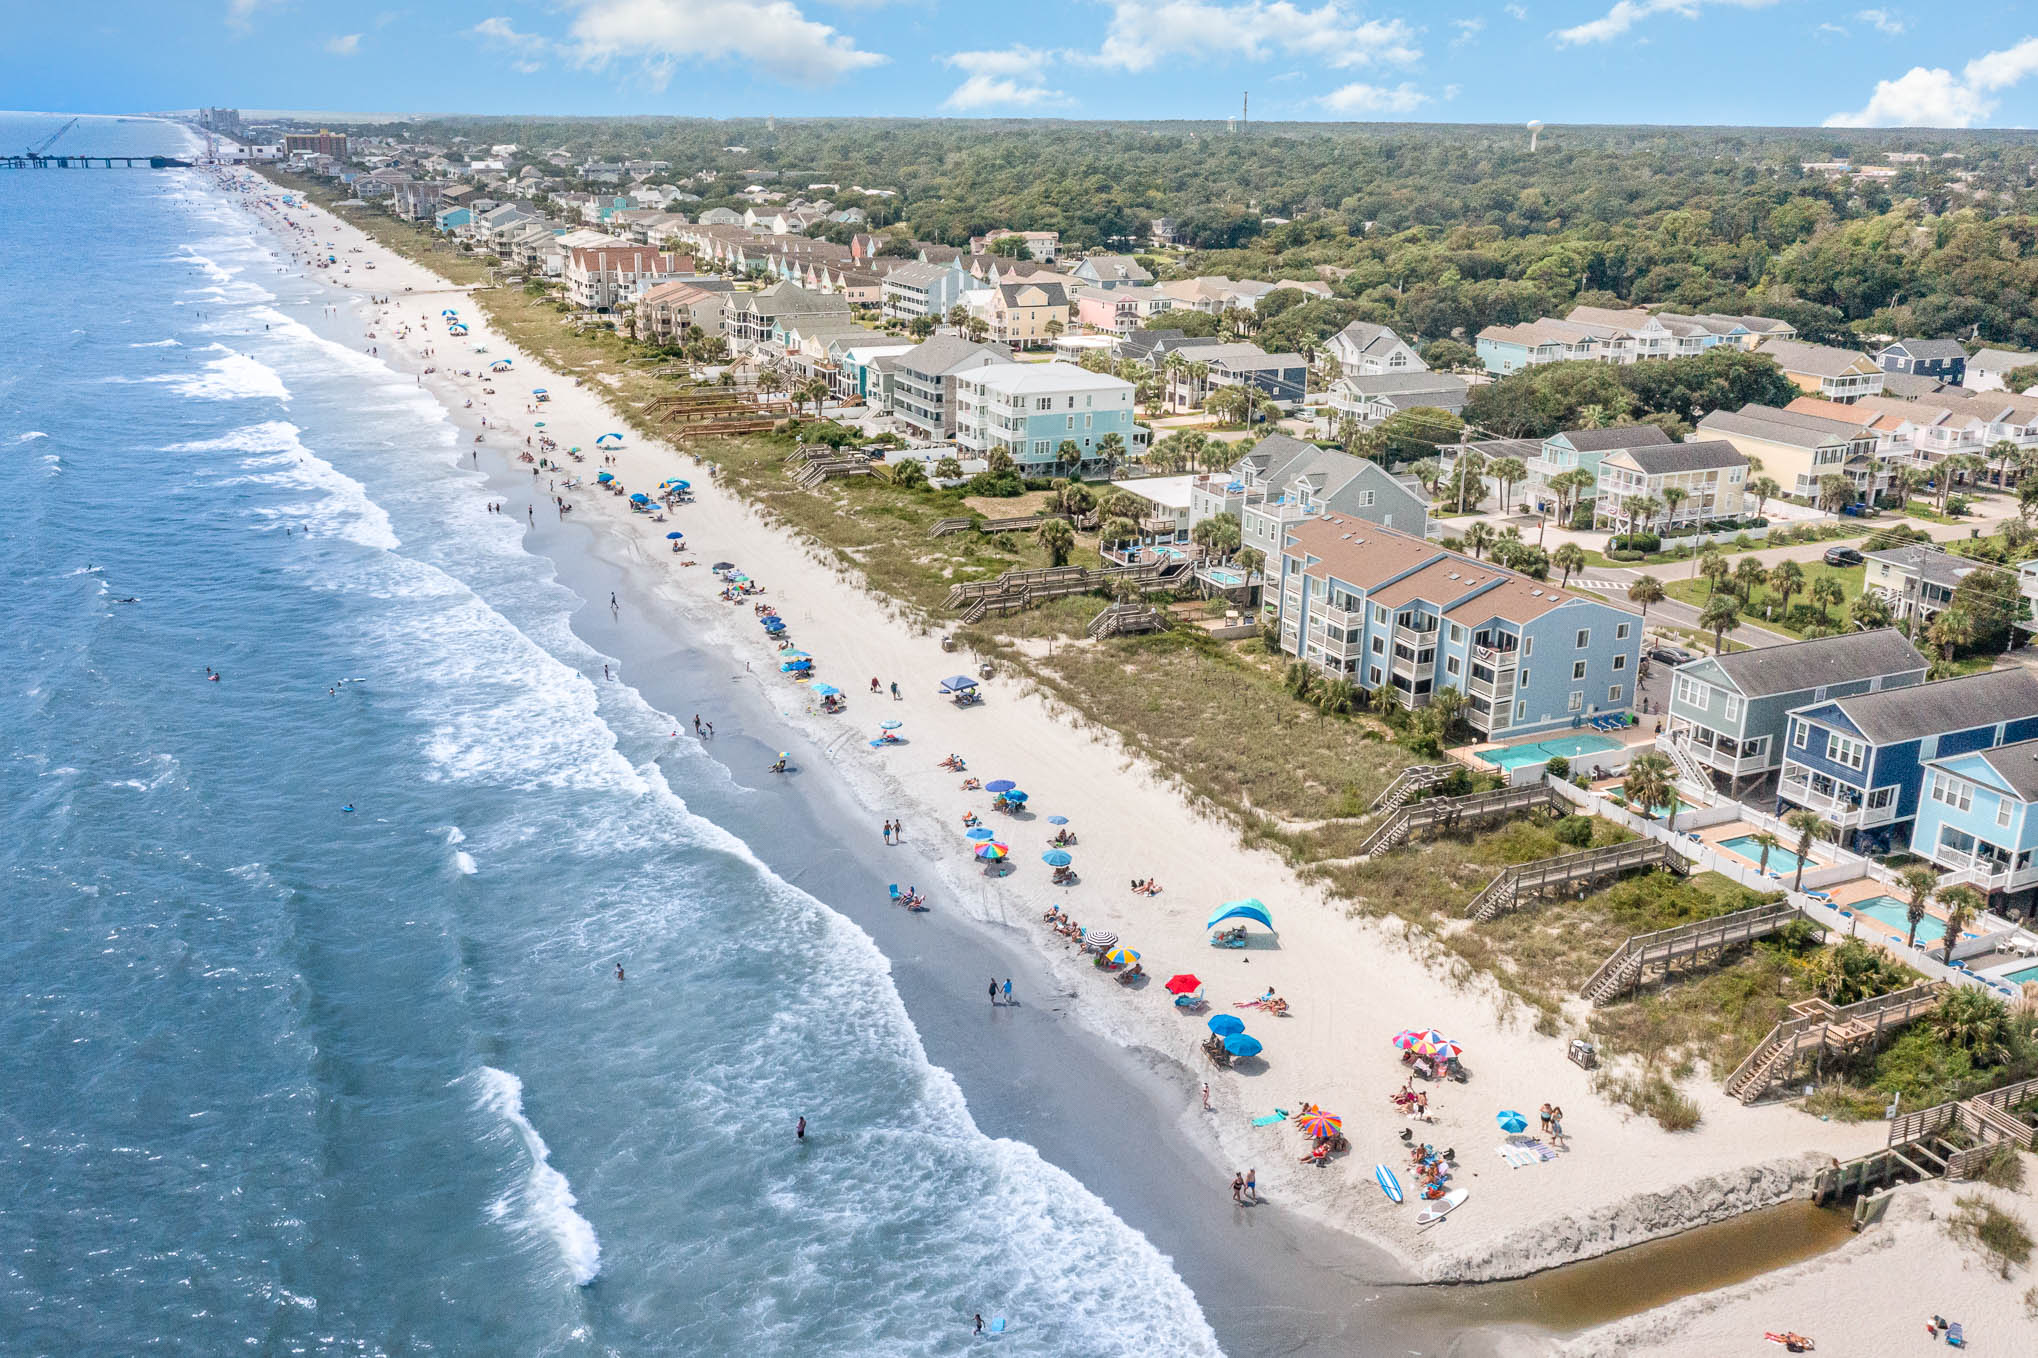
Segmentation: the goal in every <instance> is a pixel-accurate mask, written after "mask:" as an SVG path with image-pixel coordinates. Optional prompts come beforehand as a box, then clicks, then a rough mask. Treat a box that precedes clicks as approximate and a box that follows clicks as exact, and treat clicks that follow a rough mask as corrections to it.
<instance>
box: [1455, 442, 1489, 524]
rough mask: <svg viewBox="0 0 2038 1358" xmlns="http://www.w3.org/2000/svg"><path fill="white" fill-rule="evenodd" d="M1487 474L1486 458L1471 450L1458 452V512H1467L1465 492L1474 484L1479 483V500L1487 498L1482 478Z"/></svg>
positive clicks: (1461, 449)
mask: <svg viewBox="0 0 2038 1358" xmlns="http://www.w3.org/2000/svg"><path fill="white" fill-rule="evenodd" d="M1485 473H1486V457H1485V455H1484V454H1482V453H1478V452H1474V451H1473V450H1472V449H1470V448H1460V449H1459V450H1458V471H1457V475H1458V512H1459V513H1460V514H1462V513H1464V512H1465V490H1466V488H1467V487H1469V486H1470V485H1472V483H1473V482H1475V481H1476V482H1478V483H1479V498H1480V499H1481V500H1483V499H1485V498H1486V485H1485V482H1484V481H1483V480H1481V478H1482V477H1483V476H1484V475H1485Z"/></svg>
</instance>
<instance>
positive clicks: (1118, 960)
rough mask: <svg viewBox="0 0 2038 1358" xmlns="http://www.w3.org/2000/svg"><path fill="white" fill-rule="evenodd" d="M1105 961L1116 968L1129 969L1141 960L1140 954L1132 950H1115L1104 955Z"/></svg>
mask: <svg viewBox="0 0 2038 1358" xmlns="http://www.w3.org/2000/svg"><path fill="white" fill-rule="evenodd" d="M1104 960H1105V961H1106V962H1109V963H1110V964H1111V965H1112V966H1114V967H1129V966H1131V965H1132V964H1133V963H1134V962H1137V961H1138V960H1139V954H1138V953H1136V952H1134V951H1133V950H1132V949H1130V948H1113V949H1111V950H1110V951H1109V952H1107V953H1105V954H1104Z"/></svg>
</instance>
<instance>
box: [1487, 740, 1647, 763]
mask: <svg viewBox="0 0 2038 1358" xmlns="http://www.w3.org/2000/svg"><path fill="white" fill-rule="evenodd" d="M1620 747H1621V743H1620V742H1619V741H1618V740H1613V739H1610V738H1608V737H1606V736H1602V735H1577V736H1558V737H1555V738H1554V739H1551V740H1539V741H1537V742H1535V743H1534V744H1533V745H1509V746H1507V747H1506V748H1505V749H1499V750H1488V751H1486V752H1485V753H1484V754H1482V755H1480V756H1479V757H1480V758H1481V759H1483V760H1485V761H1486V762H1487V763H1489V764H1491V765H1493V767H1495V768H1497V769H1507V770H1509V771H1512V770H1514V769H1518V768H1520V767H1521V766H1522V765H1524V764H1547V763H1549V762H1550V761H1551V760H1552V759H1555V758H1557V757H1558V756H1560V755H1561V756H1562V757H1564V758H1565V759H1579V758H1582V757H1583V756H1585V755H1588V754H1604V753H1606V752H1607V751H1608V750H1618V749H1619V748H1620Z"/></svg>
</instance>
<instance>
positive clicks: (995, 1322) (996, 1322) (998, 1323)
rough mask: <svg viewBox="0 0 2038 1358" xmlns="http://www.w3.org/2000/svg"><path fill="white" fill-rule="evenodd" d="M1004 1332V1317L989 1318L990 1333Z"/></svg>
mask: <svg viewBox="0 0 2038 1358" xmlns="http://www.w3.org/2000/svg"><path fill="white" fill-rule="evenodd" d="M1004 1332H1005V1317H1003V1316H993V1317H992V1318H991V1333H992V1334H1003V1333H1004Z"/></svg>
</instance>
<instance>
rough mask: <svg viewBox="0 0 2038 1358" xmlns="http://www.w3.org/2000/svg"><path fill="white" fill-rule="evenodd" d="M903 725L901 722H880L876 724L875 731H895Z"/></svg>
mask: <svg viewBox="0 0 2038 1358" xmlns="http://www.w3.org/2000/svg"><path fill="white" fill-rule="evenodd" d="M904 725H905V723H904V722H902V721H881V722H879V723H878V724H877V729H878V730H880V731H896V730H898V729H899V728H900V727H901V726H904Z"/></svg>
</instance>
